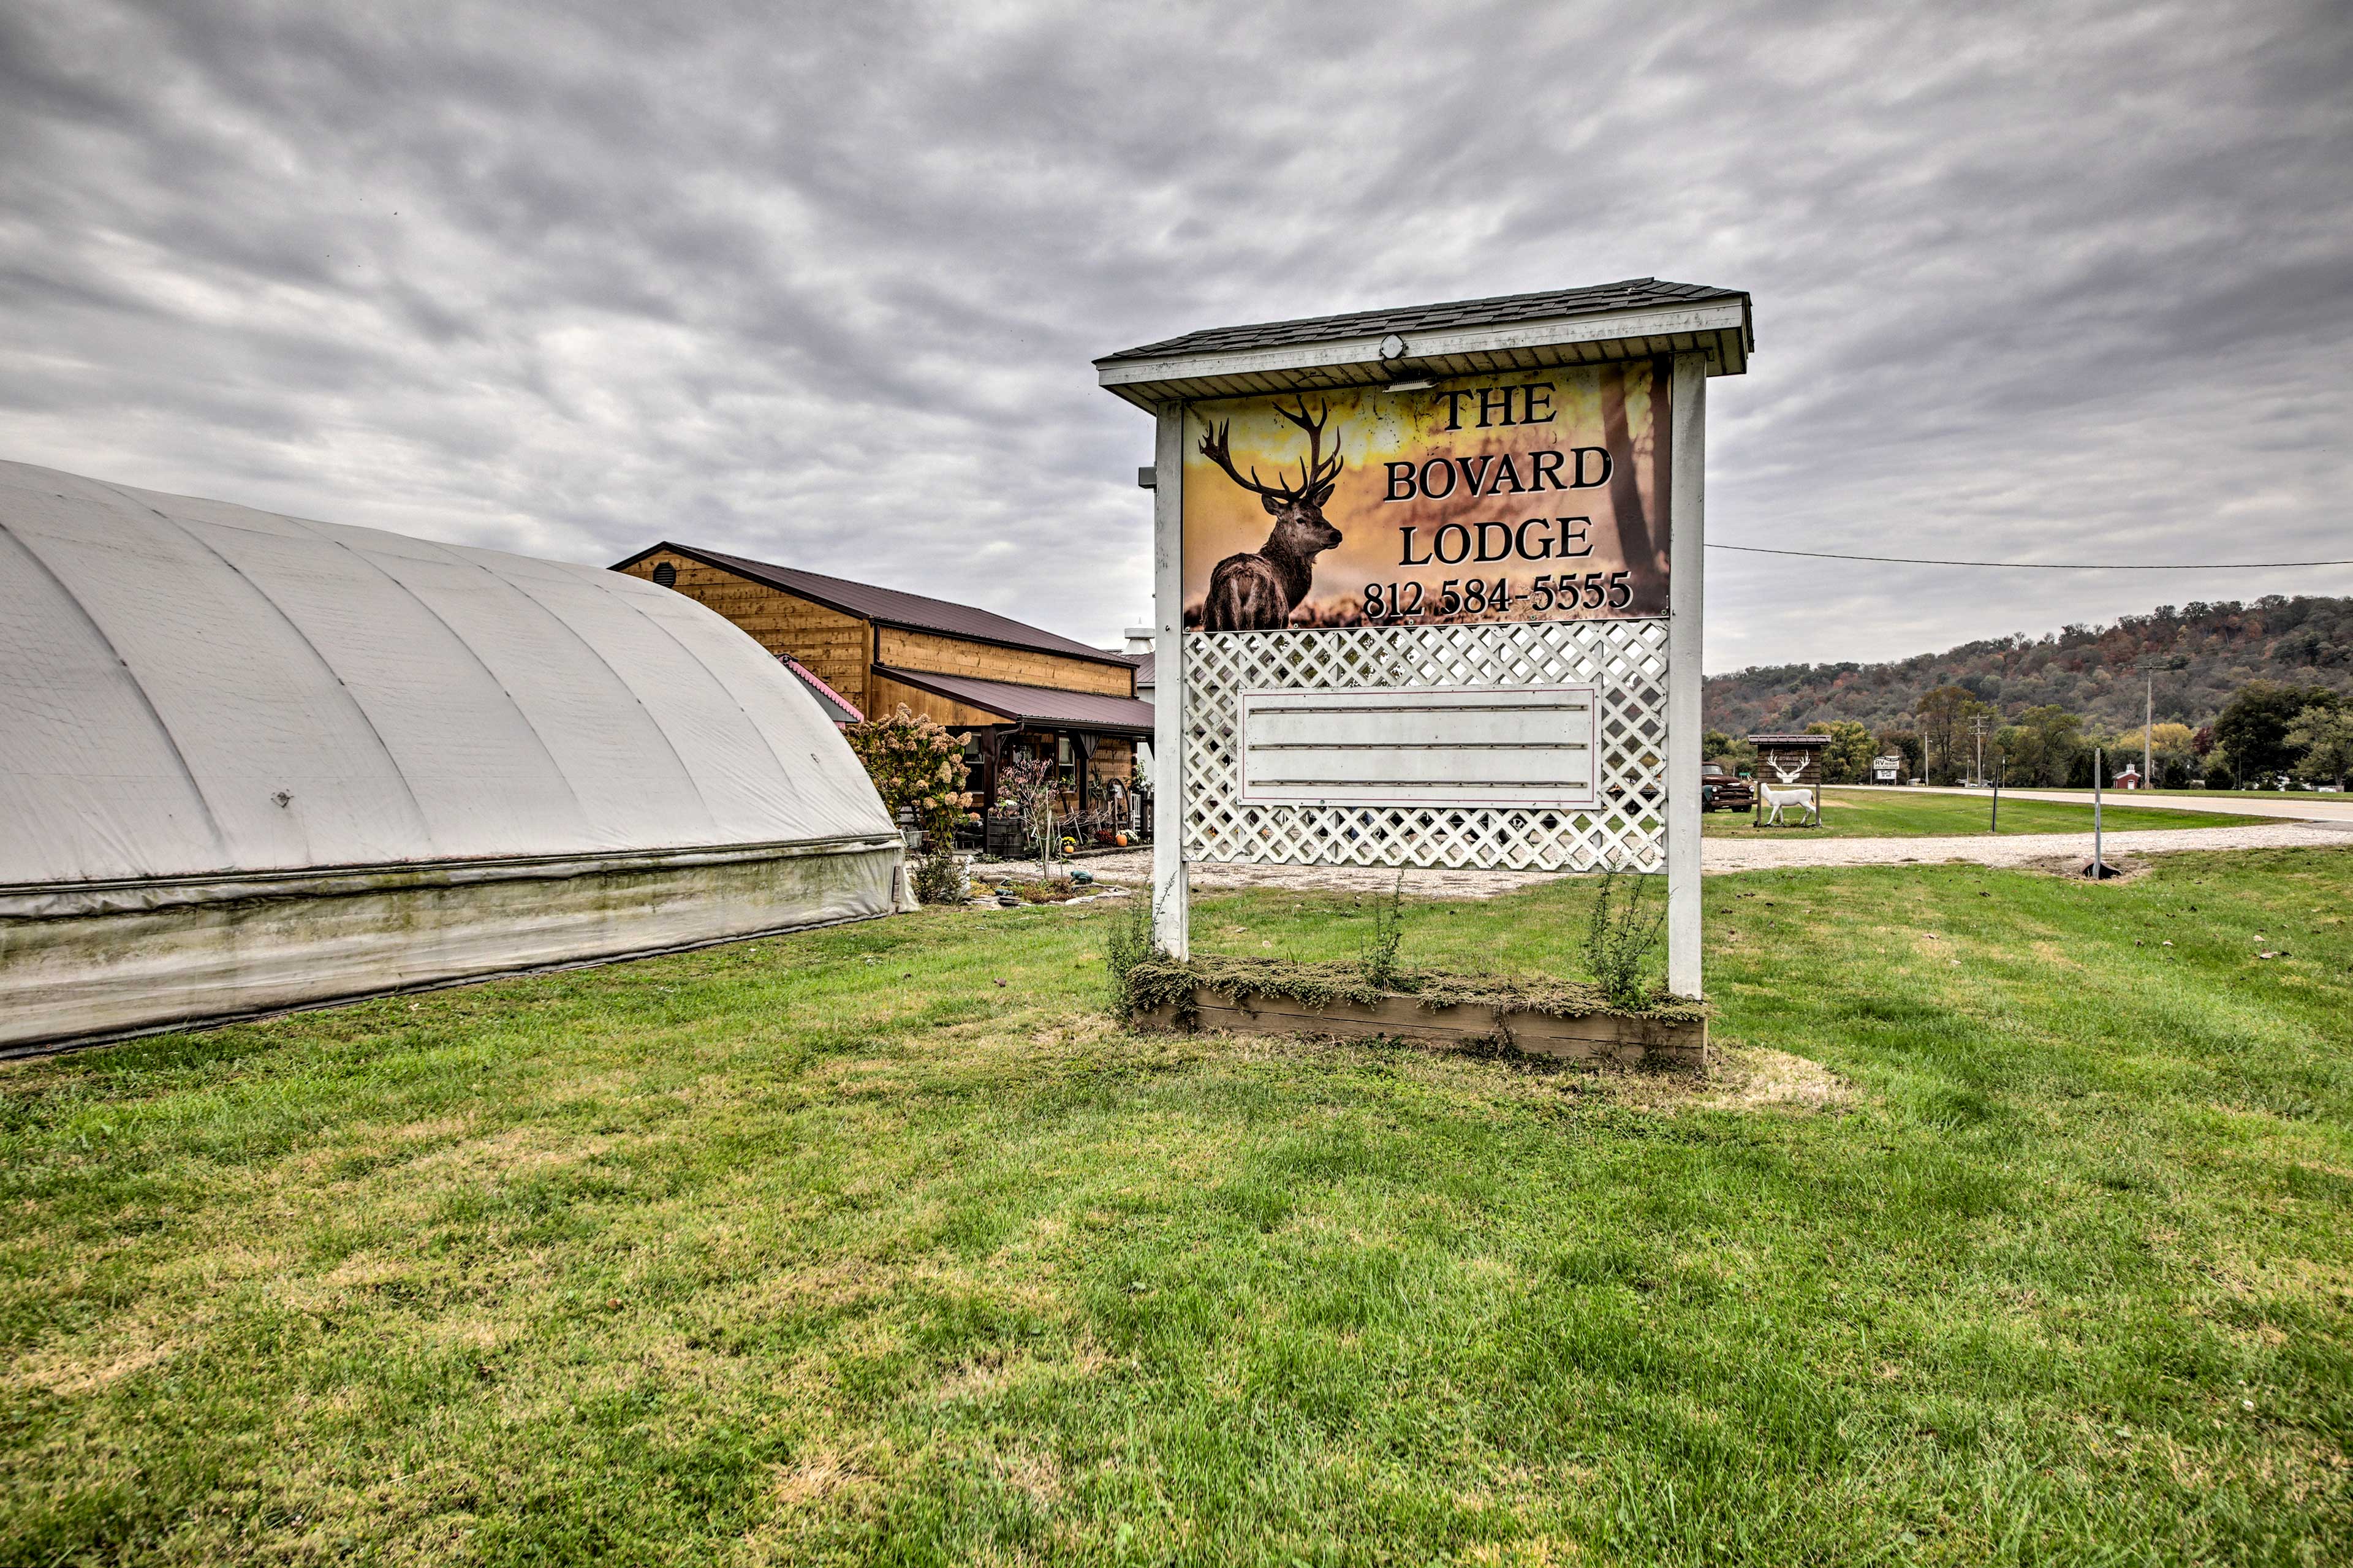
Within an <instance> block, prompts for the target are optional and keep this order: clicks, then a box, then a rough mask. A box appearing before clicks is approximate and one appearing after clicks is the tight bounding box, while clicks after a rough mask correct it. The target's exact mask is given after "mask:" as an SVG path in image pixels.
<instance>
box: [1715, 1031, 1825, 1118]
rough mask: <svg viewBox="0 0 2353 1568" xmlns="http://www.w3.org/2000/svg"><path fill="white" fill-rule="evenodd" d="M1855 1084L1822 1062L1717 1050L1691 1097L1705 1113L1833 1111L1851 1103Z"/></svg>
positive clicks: (1765, 1051) (1769, 1051)
mask: <svg viewBox="0 0 2353 1568" xmlns="http://www.w3.org/2000/svg"><path fill="white" fill-rule="evenodd" d="M1854 1099H1855V1091H1854V1085H1852V1084H1851V1083H1849V1082H1848V1081H1847V1080H1846V1079H1842V1078H1841V1077H1839V1075H1838V1074H1836V1073H1834V1072H1832V1071H1831V1069H1830V1068H1826V1067H1824V1066H1822V1064H1821V1063H1820V1062H1813V1061H1808V1060H1807V1059H1806V1058H1803V1057H1793V1056H1791V1055H1790V1054H1789V1053H1788V1052H1787V1051H1777V1050H1775V1049H1773V1047H1770V1046H1719V1047H1715V1048H1714V1049H1712V1050H1711V1051H1710V1052H1709V1053H1708V1067H1707V1078H1706V1080H1705V1082H1704V1083H1703V1084H1702V1085H1700V1086H1699V1092H1698V1093H1696V1094H1694V1096H1693V1097H1692V1100H1691V1103H1692V1105H1693V1106H1694V1107H1696V1108H1700V1109H1704V1110H1838V1109H1840V1108H1841V1107H1843V1106H1847V1105H1851V1104H1852V1103H1853V1102H1854Z"/></svg>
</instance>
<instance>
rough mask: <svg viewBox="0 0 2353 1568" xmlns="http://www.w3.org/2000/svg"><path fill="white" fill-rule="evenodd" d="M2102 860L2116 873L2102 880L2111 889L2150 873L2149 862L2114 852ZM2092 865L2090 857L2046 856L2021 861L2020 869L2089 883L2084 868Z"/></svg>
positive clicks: (2135, 880)
mask: <svg viewBox="0 0 2353 1568" xmlns="http://www.w3.org/2000/svg"><path fill="white" fill-rule="evenodd" d="M2102 858H2104V859H2105V860H2106V861H2107V863H2108V869H2110V870H2111V871H2114V872H2116V875H2115V876H2113V877H2104V878H2102V879H2101V880H2102V881H2105V882H2106V883H2107V884H2108V885H2109V886H2110V887H2119V886H2122V885H2123V884H2124V883H2126V882H2137V881H2139V880H2140V879H2142V878H2144V877H2146V876H2147V875H2148V872H2149V862H2148V861H2147V860H2136V859H2134V858H2131V857H2130V856H2126V855H2118V854H2116V853H2115V852H2114V851H2110V852H2109V853H2108V854H2106V855H2105V856H2104V857H2102ZM2091 863H2092V858H2091V857H2090V856H2089V855H2045V856H2042V857H2041V858H2037V859H2033V860H2024V861H2021V862H2020V863H2019V867H2018V868H2019V869H2020V870H2021V871H2039V872H2041V873H2042V875H2043V876H2046V877H2059V878H2063V879H2065V880H2067V881H2070V882H2088V881H2090V880H2091V879H2090V878H2088V877H2086V876H2084V867H2086V866H2088V865H2090V864H2091Z"/></svg>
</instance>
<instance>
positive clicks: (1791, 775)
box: [1757, 756, 1822, 827]
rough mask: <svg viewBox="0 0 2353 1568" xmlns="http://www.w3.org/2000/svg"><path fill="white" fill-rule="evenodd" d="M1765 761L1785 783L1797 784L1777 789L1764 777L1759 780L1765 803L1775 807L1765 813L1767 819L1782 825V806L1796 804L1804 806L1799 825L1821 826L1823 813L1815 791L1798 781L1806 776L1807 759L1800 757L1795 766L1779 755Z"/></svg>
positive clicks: (1774, 823)
mask: <svg viewBox="0 0 2353 1568" xmlns="http://www.w3.org/2000/svg"><path fill="white" fill-rule="evenodd" d="M1765 762H1766V763H1767V765H1768V766H1770V767H1771V768H1772V770H1773V771H1774V772H1775V773H1778V774H1779V775H1780V777H1781V782H1782V783H1783V784H1796V785H1797V787H1796V788H1794V789H1775V788H1774V787H1773V786H1772V785H1771V784H1766V783H1765V781H1764V780H1762V779H1759V780H1757V784H1758V785H1759V786H1760V787H1762V788H1763V790H1764V791H1765V804H1766V805H1769V806H1771V807H1772V808H1773V809H1772V810H1771V811H1768V812H1767V813H1766V814H1765V820H1766V821H1767V823H1769V824H1771V825H1772V826H1776V827H1778V826H1782V823H1781V808H1782V807H1783V806H1787V805H1794V806H1799V807H1802V808H1803V811H1802V814H1801V816H1800V817H1799V823H1798V826H1800V827H1804V826H1815V827H1820V826H1821V824H1822V813H1821V808H1820V806H1819V805H1816V804H1815V803H1814V792H1813V791H1811V790H1810V789H1808V788H1806V787H1805V786H1804V785H1803V784H1798V781H1799V779H1800V778H1802V777H1804V776H1805V772H1806V759H1805V758H1804V757H1799V759H1798V763H1797V765H1796V766H1795V767H1791V766H1788V764H1786V763H1783V762H1782V761H1781V759H1780V758H1779V757H1778V756H1768V757H1767V758H1766V759H1765ZM1809 816H1810V817H1811V819H1812V821H1811V823H1810V824H1809V823H1808V821H1807V820H1806V818H1807V817H1809Z"/></svg>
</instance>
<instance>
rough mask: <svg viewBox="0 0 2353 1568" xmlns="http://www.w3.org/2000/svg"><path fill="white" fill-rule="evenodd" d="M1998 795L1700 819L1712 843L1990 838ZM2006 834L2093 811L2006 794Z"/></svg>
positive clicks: (2125, 813) (1835, 800)
mask: <svg viewBox="0 0 2353 1568" xmlns="http://www.w3.org/2000/svg"><path fill="white" fill-rule="evenodd" d="M1992 805H1993V800H1992V793H1991V792H1990V791H1988V792H1987V793H1985V794H1983V795H1925V794H1923V795H1897V794H1894V792H1892V791H1887V790H1847V789H1826V790H1824V791H1822V821H1821V826H1819V827H1799V826H1797V822H1798V820H1799V818H1798V813H1797V812H1796V811H1795V810H1788V811H1784V812H1783V813H1782V814H1781V817H1782V820H1783V821H1784V822H1786V823H1788V824H1789V825H1790V826H1786V827H1757V826H1752V823H1753V822H1754V821H1755V818H1754V816H1753V815H1752V814H1751V813H1748V812H1746V811H1739V812H1734V811H1711V812H1707V813H1704V814H1703V815H1702V816H1701V817H1700V822H1701V824H1702V827H1703V831H1704V833H1705V834H1706V836H1707V837H1710V838H1771V837H1778V836H1781V835H1785V834H1786V835H1793V836H1795V835H1811V836H1813V837H1828V838H1926V837H1943V836H1946V835H1961V834H1972V833H1983V832H1985V831H1986V824H1987V823H1988V822H1989V820H1991V817H1992ZM2274 820H2275V819H2274V818H2272V817H2268V816H2234V815H2226V814H2223V813H2221V812H2211V811H2168V810H2166V809H2164V808H2163V807H2157V808H2154V809H2152V808H2150V807H2147V806H2139V805H2104V806H2103V807H2102V808H2101V812H2100V825H2101V826H2103V827H2104V828H2106V829H2107V830H2108V831H2110V832H2116V833H2121V832H2124V831H2125V830H2126V829H2127V828H2144V827H2237V826H2245V825H2247V824H2250V823H2264V824H2269V823H2271V822H2273V821H2274ZM2001 831H2002V832H2003V833H2006V834H2007V833H2081V834H2083V835H2084V836H2085V837H2087V838H2088V837H2090V836H2091V832H2092V808H2091V807H2090V806H2088V805H2068V804H2067V803H2066V802H2064V801H2052V800H2032V799H2024V798H2021V797H2019V796H2017V795H2013V794H2012V793H2011V792H2010V791H2009V790H2004V791H2002V792H2001Z"/></svg>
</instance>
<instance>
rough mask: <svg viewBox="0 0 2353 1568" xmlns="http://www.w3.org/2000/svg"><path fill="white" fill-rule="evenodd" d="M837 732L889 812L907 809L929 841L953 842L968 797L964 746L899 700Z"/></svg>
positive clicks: (968, 808)
mask: <svg viewBox="0 0 2353 1568" xmlns="http://www.w3.org/2000/svg"><path fill="white" fill-rule="evenodd" d="M841 733H842V738H843V739H844V740H846V741H848V742H849V749H850V750H851V751H853V752H857V753H858V760H859V761H860V763H864V764H865V765H866V776H867V777H869V778H871V779H872V780H873V781H874V788H875V790H876V791H877V792H878V793H879V794H880V795H881V796H882V804H883V805H885V806H887V807H889V808H890V811H891V815H892V816H894V817H895V816H898V815H899V812H900V809H901V808H902V807H905V808H908V809H911V810H913V812H914V814H915V825H916V826H919V827H921V828H922V829H923V831H924V832H925V833H926V834H928V835H930V836H931V842H932V843H933V844H934V846H936V847H946V846H947V845H948V844H949V843H951V842H952V841H953V839H954V838H955V825H956V823H957V821H958V820H959V819H960V818H963V817H965V816H967V815H968V814H969V812H970V811H971V809H972V796H970V795H966V794H965V789H964V782H965V765H964V747H963V746H962V745H960V744H959V743H958V742H957V741H956V738H955V736H954V735H951V734H949V733H948V732H947V731H945V730H944V729H943V728H941V727H940V726H939V725H938V724H935V723H934V722H933V721H931V720H930V719H929V718H927V717H926V718H918V717H917V716H916V715H914V714H913V713H910V712H909V711H908V710H907V705H906V704H905V703H903V702H902V703H901V704H899V708H898V710H897V711H896V712H894V713H892V714H891V715H890V716H889V717H887V718H882V719H869V720H867V721H865V722H864V723H862V724H852V725H850V726H849V728H848V729H846V730H844V731H842V732H841Z"/></svg>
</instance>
